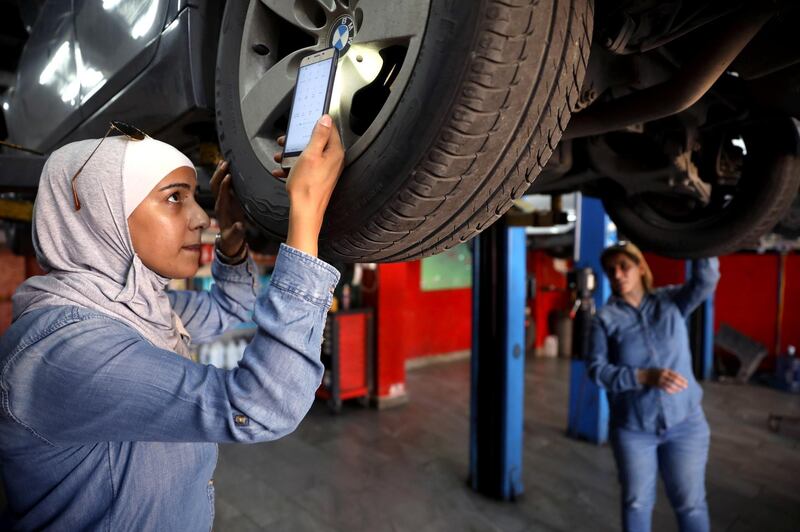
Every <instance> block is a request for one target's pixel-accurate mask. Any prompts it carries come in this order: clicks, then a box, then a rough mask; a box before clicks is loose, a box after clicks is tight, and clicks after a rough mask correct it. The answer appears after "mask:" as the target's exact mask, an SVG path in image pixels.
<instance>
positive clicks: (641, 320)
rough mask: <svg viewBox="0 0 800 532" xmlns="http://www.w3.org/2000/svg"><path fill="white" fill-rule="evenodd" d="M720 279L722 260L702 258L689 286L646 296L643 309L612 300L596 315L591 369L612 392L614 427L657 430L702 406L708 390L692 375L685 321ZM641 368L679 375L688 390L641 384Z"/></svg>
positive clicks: (608, 390)
mask: <svg viewBox="0 0 800 532" xmlns="http://www.w3.org/2000/svg"><path fill="white" fill-rule="evenodd" d="M717 281H719V260H718V259H717V258H712V259H701V260H697V261H695V262H694V272H693V274H692V277H691V278H690V280H689V281H688V282H686V284H684V285H681V286H669V287H665V288H661V289H658V290H656V291H654V292H652V293H650V294H647V295H646V296H645V297H644V298H643V299H642V302H641V304H640V305H639V308H634V307H633V306H631V305H630V304H628V303H626V302H625V301H624V300H623V299H622V298H619V297H616V296H612V297H610V298H609V300H608V302H607V303H606V305H605V306H603V308H601V309H600V310H599V311H598V312H597V314H596V315H595V316H594V319H593V321H592V327H591V333H590V337H589V353H588V359H587V369H588V372H589V377H590V378H591V379H593V380H594V381H595V382H596V383H597V384H598V385H599V386H601V387H603V388H605V389H606V390H607V392H608V402H609V407H610V410H611V426H612V427H619V428H624V429H628V430H638V431H646V432H658V431H660V430H665V429H667V428H669V427H671V426H672V425H675V424H677V423H680V422H681V421H683V420H684V419H686V417H687V416H688V415H689V414H691V413H693V412H694V411H695V410H696V409H698V408H700V401H701V399H702V397H703V391H702V389H701V388H700V386H699V385H698V384H697V381H696V380H695V378H694V375H693V372H692V355H691V352H690V350H689V334H688V330H687V327H686V318H687V317H688V316H689V314H691V312H692V311H693V310H694V309H695V308H697V307H698V306H699V305H700V303H702V302H703V301H704V300H705V299H706V298H708V297H709V296H710V295H711V294H712V293H713V292H714V288H715V287H716V285H717ZM640 368H668V369H671V370H673V371H677V372H678V373H680V374H681V375H682V376H683V377H685V378H686V380H687V381H689V386H688V388H687V389H685V390H683V391H681V392H678V393H675V394H668V393H667V392H665V391H663V390H660V389H658V388H651V387H646V386H642V385H641V384H639V383H638V382H637V380H636V370H637V369H640Z"/></svg>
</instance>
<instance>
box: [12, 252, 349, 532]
mask: <svg viewBox="0 0 800 532" xmlns="http://www.w3.org/2000/svg"><path fill="white" fill-rule="evenodd" d="M212 273H213V276H214V279H215V282H216V283H215V285H214V287H213V289H212V290H211V291H210V292H204V293H197V292H174V293H172V294H171V295H170V298H171V300H172V303H173V308H174V309H175V311H176V312H177V313H178V314H179V315H180V317H181V319H182V320H183V323H184V325H185V327H186V329H187V330H188V332H189V333H190V334H191V335H192V336H193V338H194V340H195V341H207V340H210V339H212V338H213V337H215V336H217V335H219V334H221V333H222V332H223V331H225V330H226V329H228V328H230V327H231V326H233V325H236V324H237V323H241V322H242V321H245V320H248V319H250V316H251V313H252V311H253V308H254V307H255V314H254V320H255V322H256V324H257V325H258V331H257V333H256V335H255V337H254V339H253V340H252V342H250V345H249V346H248V347H247V350H246V351H245V355H244V358H242V360H241V361H240V362H239V366H238V367H237V368H235V369H233V370H230V371H226V370H221V369H217V368H215V367H213V366H204V365H200V364H197V363H194V362H192V361H190V360H188V359H186V358H182V357H180V356H178V355H177V354H175V353H173V352H170V351H165V350H162V349H159V348H156V347H154V346H153V345H152V344H150V343H149V342H147V341H146V340H145V339H144V338H143V337H141V336H140V335H139V334H138V333H137V332H136V331H135V330H134V329H132V328H131V327H129V326H127V325H125V324H123V323H122V322H119V321H116V320H114V319H112V318H110V317H108V316H106V315H103V314H101V313H98V312H96V311H93V310H90V309H86V308H79V307H74V306H63V307H50V308H43V309H38V310H34V311H31V312H29V313H26V314H24V315H23V316H21V317H20V318H19V319H18V320H17V321H16V322H15V323H14V324H13V325H12V326H11V327H10V328H9V330H8V331H7V333H6V334H5V335H4V336H3V337H2V339H0V394H2V395H1V397H2V406H1V407H0V408H2V416H0V460H2V475H3V481H4V483H5V486H6V496H7V499H8V508H7V510H6V513H5V515H4V522H0V529H2V530H34V529H36V530H39V529H44V528H46V529H48V530H65V531H74V530H107V531H117V530H169V531H180V530H187V531H198V530H209V529H210V528H211V524H212V522H213V512H214V500H213V499H214V492H213V489H214V488H213V482H212V480H211V478H212V474H213V472H214V467H215V465H216V460H217V446H216V443H218V442H244V443H254V442H263V441H268V440H274V439H276V438H280V437H282V436H284V435H286V434H288V433H290V432H291V431H292V430H294V428H295V427H296V426H297V424H298V423H299V422H300V420H301V419H302V418H303V417H304V416H305V414H306V412H307V411H308V409H309V408H310V406H311V403H312V401H313V399H314V393H315V391H316V389H317V387H318V386H319V384H320V381H321V379H322V373H323V367H322V364H321V363H320V360H319V355H320V345H321V343H322V330H323V327H324V323H325V315H326V313H327V311H328V308H329V306H330V303H331V300H332V292H333V289H334V287H335V286H336V283H337V282H338V280H339V273H338V272H337V271H336V270H335V269H334V268H333V267H331V266H330V265H328V264H326V263H324V262H322V261H321V260H318V259H316V258H315V257H311V256H310V255H306V254H304V253H302V252H300V251H298V250H295V249H293V248H290V247H287V246H282V247H281V250H280V253H279V255H278V259H277V263H276V265H275V270H274V273H273V275H272V278H271V281H270V286H269V288H268V289H267V290H265V291H264V292H263V294H262V295H261V296H259V297H258V299H257V300H256V278H255V277H254V275H253V273H254V268H253V265H252V264H251V263H250V262H245V263H244V264H242V265H238V266H227V265H224V264H222V263H220V262H218V261H215V262H214V263H213V265H212Z"/></svg>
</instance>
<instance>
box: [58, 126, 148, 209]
mask: <svg viewBox="0 0 800 532" xmlns="http://www.w3.org/2000/svg"><path fill="white" fill-rule="evenodd" d="M114 130H116V131H119V132H120V133H122V134H123V135H125V136H126V137H128V140H144V138H145V137H146V136H147V134H145V132H144V131H142V130H141V129H139V128H137V127H134V126H132V125H130V124H126V123H125V122H120V121H119V120H112V121H111V122H110V123H109V125H108V129H107V130H106V134H105V135H103V138H102V139H100V142H98V143H97V146H95V147H94V149H93V150H92V153H90V154H89V157H87V158H86V160H85V161H83V164H82V165H81V167H80V168H78V171H77V172H75V175H73V176H72V199H73V200H75V210H76V211H79V210H81V200H79V199H78V189H77V188H76V187H75V180H76V179H78V176H79V175H80V173H81V172H82V171H83V168H84V167H85V166H86V163H88V162H89V160H90V159H91V158H92V155H94V154H95V152H96V151H97V148H99V147H100V145H101V144H102V143H103V141H104V140H106V137H108V135H109V134H110V133H111V132H112V131H114Z"/></svg>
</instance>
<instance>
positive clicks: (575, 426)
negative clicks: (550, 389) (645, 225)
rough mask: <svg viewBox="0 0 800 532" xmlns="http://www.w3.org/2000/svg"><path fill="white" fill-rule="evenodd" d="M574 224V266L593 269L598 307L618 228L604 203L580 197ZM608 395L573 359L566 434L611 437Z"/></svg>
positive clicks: (604, 295) (603, 296) (602, 299)
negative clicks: (603, 257)
mask: <svg viewBox="0 0 800 532" xmlns="http://www.w3.org/2000/svg"><path fill="white" fill-rule="evenodd" d="M579 198H580V199H579V208H578V223H577V224H576V226H575V268H576V269H580V268H591V269H592V271H593V272H594V276H595V279H596V288H595V291H594V303H595V308H598V309H599V308H600V307H601V306H602V305H603V304H604V303H605V302H606V299H608V296H609V295H611V287H610V285H609V283H608V279H606V277H605V275H604V274H603V268H602V266H601V265H600V254H601V253H602V252H603V250H604V249H605V248H606V247H607V246H609V245H611V244H613V243H614V242H615V241H616V239H617V230H616V227H615V226H614V224H613V223H612V222H611V220H610V219H609V217H608V215H607V214H606V212H605V210H604V209H603V202H602V201H600V200H598V199H595V198H588V197H585V196H582V195H581V196H579ZM608 415H609V414H608V398H607V397H606V392H605V390H603V389H601V388H600V387H598V386H597V385H596V384H595V383H594V382H592V381H591V380H590V379H589V376H588V374H587V371H586V361H585V360H582V359H581V358H573V359H572V361H571V364H570V382H569V414H568V420H567V434H569V435H570V436H572V437H573V438H579V439H582V440H588V441H590V442H592V443H595V444H598V445H600V444H602V443H605V442H606V441H607V440H608Z"/></svg>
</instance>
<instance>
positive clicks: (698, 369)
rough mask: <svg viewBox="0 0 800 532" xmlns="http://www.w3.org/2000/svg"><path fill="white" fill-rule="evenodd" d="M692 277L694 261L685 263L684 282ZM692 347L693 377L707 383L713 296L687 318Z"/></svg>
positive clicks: (711, 359)
mask: <svg viewBox="0 0 800 532" xmlns="http://www.w3.org/2000/svg"><path fill="white" fill-rule="evenodd" d="M693 275H694V261H691V260H687V261H686V281H687V282H688V281H689V279H691V278H692V276H693ZM687 322H688V326H689V341H690V343H691V347H692V359H693V360H692V361H693V364H692V366H693V369H694V377H695V378H696V379H697V380H701V381H707V380H709V379H711V377H712V375H713V372H714V295H713V294H712V295H711V297H709V298H708V299H706V300H705V301H703V302H702V303H701V304H700V306H699V307H697V310H695V311H694V312H692V314H691V315H690V316H689V317H688V318H687Z"/></svg>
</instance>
